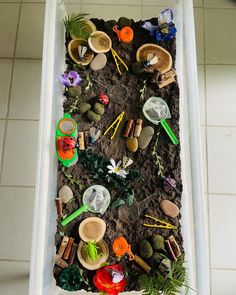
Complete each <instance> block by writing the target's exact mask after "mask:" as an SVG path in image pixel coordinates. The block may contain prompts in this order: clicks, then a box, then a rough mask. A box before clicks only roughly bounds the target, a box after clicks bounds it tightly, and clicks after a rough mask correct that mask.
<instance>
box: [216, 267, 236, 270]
mask: <svg viewBox="0 0 236 295" xmlns="http://www.w3.org/2000/svg"><path fill="white" fill-rule="evenodd" d="M211 269H212V270H224V271H236V268H224V267H223V268H221V267H212V268H211Z"/></svg>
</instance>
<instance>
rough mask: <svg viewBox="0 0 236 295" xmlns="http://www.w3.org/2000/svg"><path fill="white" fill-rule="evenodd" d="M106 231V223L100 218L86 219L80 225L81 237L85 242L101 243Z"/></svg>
mask: <svg viewBox="0 0 236 295" xmlns="http://www.w3.org/2000/svg"><path fill="white" fill-rule="evenodd" d="M105 231H106V223H105V221H104V220H103V219H101V218H98V217H89V218H86V219H84V220H83V221H82V222H81V223H80V225H79V236H80V238H81V239H82V240H83V241H85V242H88V241H96V242H98V241H100V240H101V239H102V238H103V236H104V234H105Z"/></svg>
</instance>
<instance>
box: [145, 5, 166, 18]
mask: <svg viewBox="0 0 236 295" xmlns="http://www.w3.org/2000/svg"><path fill="white" fill-rule="evenodd" d="M162 10H163V7H160V6H144V7H143V17H142V18H143V19H149V18H152V17H158V15H159V14H160V13H161V11H162Z"/></svg>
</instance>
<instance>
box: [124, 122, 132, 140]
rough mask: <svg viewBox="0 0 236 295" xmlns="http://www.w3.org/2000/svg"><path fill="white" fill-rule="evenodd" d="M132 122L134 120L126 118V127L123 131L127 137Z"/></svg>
mask: <svg viewBox="0 0 236 295" xmlns="http://www.w3.org/2000/svg"><path fill="white" fill-rule="evenodd" d="M133 122H134V120H132V119H129V120H128V122H127V125H126V128H125V132H124V137H129V136H130V132H131V129H132V127H133Z"/></svg>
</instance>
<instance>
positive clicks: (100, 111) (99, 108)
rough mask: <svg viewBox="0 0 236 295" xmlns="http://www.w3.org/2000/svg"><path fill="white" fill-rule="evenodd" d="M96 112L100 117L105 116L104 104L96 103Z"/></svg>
mask: <svg viewBox="0 0 236 295" xmlns="http://www.w3.org/2000/svg"><path fill="white" fill-rule="evenodd" d="M93 109H94V112H95V113H97V114H98V115H100V116H103V115H104V113H105V107H104V105H103V104H101V103H99V102H96V103H95V104H94V106H93Z"/></svg>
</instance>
